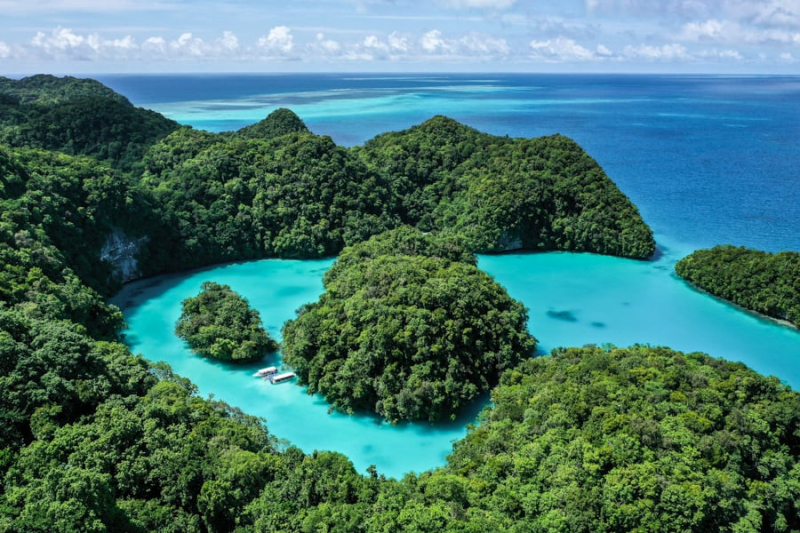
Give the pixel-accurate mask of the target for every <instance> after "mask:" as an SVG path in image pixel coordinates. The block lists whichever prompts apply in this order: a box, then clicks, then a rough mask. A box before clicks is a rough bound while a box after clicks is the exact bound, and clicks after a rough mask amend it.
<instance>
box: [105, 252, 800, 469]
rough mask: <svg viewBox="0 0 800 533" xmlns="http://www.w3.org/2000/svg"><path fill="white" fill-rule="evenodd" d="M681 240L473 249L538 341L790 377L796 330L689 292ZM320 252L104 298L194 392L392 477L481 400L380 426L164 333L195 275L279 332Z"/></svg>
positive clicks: (793, 381) (423, 456) (447, 444)
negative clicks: (624, 246)
mask: <svg viewBox="0 0 800 533" xmlns="http://www.w3.org/2000/svg"><path fill="white" fill-rule="evenodd" d="M684 253H685V251H684V250H674V249H672V248H666V247H664V254H663V255H662V256H661V257H660V258H659V259H658V260H656V261H652V262H639V261H632V260H626V259H619V258H613V257H603V256H598V255H591V254H571V253H544V254H506V255H494V256H482V257H480V260H479V266H480V267H481V268H483V269H484V270H486V271H487V272H488V273H489V274H491V275H493V276H494V277H495V279H497V281H499V282H500V283H501V284H503V285H504V286H505V287H506V288H507V289H508V291H509V293H510V294H511V295H512V296H513V297H515V298H517V299H519V300H521V301H522V302H524V303H525V305H526V306H527V307H528V308H529V309H530V313H529V315H530V322H529V324H530V330H531V332H532V333H533V334H534V335H536V337H537V338H538V339H539V341H540V348H541V350H540V351H545V352H549V350H550V349H552V348H554V347H557V346H582V345H584V344H589V343H594V344H604V343H613V344H616V345H618V346H628V345H631V344H634V343H641V344H651V345H666V346H670V347H672V348H676V349H680V350H683V351H703V352H706V353H709V354H711V355H714V356H717V357H724V358H726V359H729V360H734V361H742V362H744V363H746V364H747V365H749V366H750V367H751V368H753V369H755V370H757V371H759V372H762V373H764V374H768V375H777V376H779V377H780V378H781V379H782V380H784V381H785V382H787V383H789V384H790V385H792V386H793V387H794V388H800V368H799V367H798V365H797V364H796V361H797V357H798V356H800V333H798V332H797V331H796V330H793V329H790V328H788V327H785V326H780V325H776V324H775V323H773V322H771V321H768V320H765V319H761V318H758V317H756V316H754V315H751V314H748V313H746V312H744V311H741V310H739V309H737V308H735V307H733V306H730V305H728V304H725V303H723V302H721V301H719V300H716V299H714V298H712V297H710V296H707V295H705V294H701V293H699V292H697V291H695V290H693V289H691V288H690V287H689V286H687V285H686V284H685V283H684V282H682V281H681V280H680V279H678V278H677V277H676V276H675V274H674V272H673V265H674V263H675V261H676V260H677V259H679V258H680V257H682V256H683V255H684ZM331 263H332V260H321V261H289V260H263V261H253V262H248V263H240V264H230V265H224V266H220V267H216V268H212V269H208V270H203V271H199V272H191V273H186V274H181V275H173V276H164V277H160V278H155V279H151V280H144V281H140V282H136V283H133V284H130V285H128V286H126V287H125V289H124V290H123V291H122V292H121V293H120V294H119V295H118V296H117V297H116V298H115V302H116V303H117V304H118V305H120V306H122V307H123V311H124V312H125V317H126V320H127V321H128V323H129V325H130V329H129V331H128V337H127V340H128V342H129V343H130V345H131V346H132V348H133V349H134V351H135V352H138V353H143V354H145V355H146V356H148V357H150V358H154V359H158V360H163V361H166V362H167V363H169V364H170V365H172V367H173V369H174V370H175V371H176V372H177V373H179V374H181V375H183V376H186V377H188V378H190V379H191V380H192V381H193V382H194V383H195V384H196V385H197V386H198V387H199V390H200V393H201V394H202V395H209V394H213V395H214V396H215V397H216V398H219V399H222V400H224V401H226V402H228V403H230V404H232V405H235V406H237V407H240V408H241V409H243V410H244V411H245V412H247V413H249V414H253V415H256V416H261V417H264V418H265V419H266V420H267V426H268V427H269V429H270V431H271V432H272V433H273V434H274V435H276V436H278V437H280V438H284V439H287V440H289V441H290V442H291V443H292V444H294V445H296V446H298V447H300V448H301V449H303V450H304V451H306V452H311V451H313V450H335V451H339V452H342V453H344V454H345V455H347V456H348V457H349V458H350V459H351V460H352V461H353V463H354V464H355V466H356V468H357V469H358V470H359V471H360V472H363V471H364V470H365V469H366V468H367V467H368V466H369V465H371V464H375V465H376V466H377V467H378V470H379V472H381V473H384V474H386V475H390V476H395V477H399V476H402V475H403V474H405V473H406V472H409V471H416V472H420V471H423V470H427V469H429V468H432V467H436V466H440V465H442V464H444V462H445V458H446V455H447V454H448V453H449V452H450V451H451V450H452V442H453V441H454V440H456V439H459V438H461V437H463V436H464V434H465V431H466V430H465V426H466V424H467V423H469V422H471V421H472V420H474V417H475V415H476V414H477V411H478V410H479V409H480V408H481V407H482V405H485V403H486V401H487V400H483V401H482V402H477V403H476V405H475V406H474V408H473V409H471V410H469V411H468V412H465V413H464V414H463V416H462V417H461V418H460V419H459V420H458V421H456V422H454V423H452V424H446V425H439V426H432V425H430V424H426V423H420V424H402V425H398V426H390V425H387V424H383V423H381V422H380V421H379V420H377V419H376V418H374V417H371V416H364V415H361V416H346V415H342V414H339V413H333V414H329V413H328V405H327V404H326V403H325V401H324V400H323V399H322V398H320V397H318V396H308V395H307V394H306V393H305V391H304V389H303V388H301V387H299V386H297V385H296V384H291V383H290V384H282V385H275V386H273V385H270V384H269V383H267V382H265V381H262V380H259V379H257V378H254V377H253V376H252V374H253V372H254V371H255V370H256V369H257V368H259V367H261V366H267V365H271V364H276V363H279V362H280V356H279V355H278V354H273V355H271V356H267V357H266V358H265V359H264V361H263V362H261V363H259V364H256V365H249V366H245V367H242V366H230V365H224V364H221V363H215V362H211V361H208V360H206V359H203V358H200V357H198V356H195V355H194V354H192V353H191V352H190V351H189V350H188V349H187V348H186V346H185V345H184V343H183V342H182V341H181V340H180V339H179V338H177V337H176V336H175V334H174V333H173V328H174V325H175V322H176V321H177V319H178V316H179V315H180V302H181V301H182V300H183V299H184V298H186V297H188V296H194V295H196V294H197V293H198V292H199V290H200V285H201V284H202V282H203V281H206V280H213V281H216V282H218V283H226V284H228V285H230V286H231V287H232V288H233V289H234V290H236V291H238V292H240V293H241V294H243V295H245V296H246V297H247V298H248V300H249V301H250V303H251V305H253V306H254V307H255V308H257V309H258V310H259V312H260V313H261V317H262V320H263V322H264V324H265V326H266V328H267V330H268V331H269V332H270V334H271V335H274V336H276V337H278V338H280V328H281V326H282V324H283V322H284V321H286V320H288V319H290V318H292V317H293V316H294V311H295V310H296V309H297V308H298V307H299V306H300V305H302V304H303V303H306V302H310V301H314V300H316V298H317V297H318V295H319V294H320V293H321V292H322V282H321V280H322V275H323V274H324V272H325V271H326V270H327V268H328V267H329V266H330V265H331Z"/></svg>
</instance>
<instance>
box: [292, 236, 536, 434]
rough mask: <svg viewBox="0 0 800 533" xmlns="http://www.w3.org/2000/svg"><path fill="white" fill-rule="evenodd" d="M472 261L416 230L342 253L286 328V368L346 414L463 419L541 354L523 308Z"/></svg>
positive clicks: (454, 245) (450, 243) (450, 242)
mask: <svg viewBox="0 0 800 533" xmlns="http://www.w3.org/2000/svg"><path fill="white" fill-rule="evenodd" d="M465 254H466V255H465ZM465 257H466V258H467V259H468V261H463V260H459V259H462V258H465ZM474 263H475V258H474V256H472V255H471V254H468V253H466V252H465V250H464V249H463V248H461V247H460V246H459V243H458V239H457V238H451V237H448V236H439V235H435V234H423V233H422V232H420V231H419V230H416V229H412V228H408V227H401V228H399V229H397V230H393V231H390V232H387V233H384V234H382V235H380V236H378V237H374V238H372V239H370V240H369V241H367V242H365V243H362V244H358V245H355V246H353V247H350V248H346V249H345V250H344V252H342V254H341V255H340V257H339V259H338V260H337V262H336V263H335V264H334V266H333V267H332V268H331V270H330V271H329V272H328V273H327V274H326V275H325V279H324V284H325V288H326V292H325V293H324V294H323V295H322V296H321V297H320V299H319V301H317V302H316V303H312V304H308V305H305V306H303V307H302V308H301V309H300V311H299V315H298V317H297V318H296V319H295V320H292V321H289V322H287V323H286V325H285V326H284V329H283V339H284V343H283V356H284V361H285V362H286V363H287V364H289V365H291V366H293V367H294V368H295V369H296V372H297V375H298V378H299V381H300V383H301V384H307V385H308V393H309V394H313V393H316V392H319V393H320V394H322V395H323V396H324V397H325V398H326V400H327V401H328V402H330V403H331V404H332V406H333V407H334V408H335V409H338V410H340V411H343V412H347V413H353V412H355V411H366V410H369V411H374V412H375V413H377V414H378V415H380V416H382V417H384V418H385V419H386V420H387V421H389V422H392V423H394V422H398V421H400V420H428V421H431V422H433V421H437V420H442V419H447V418H451V419H452V418H455V416H456V414H457V413H458V411H459V409H460V408H461V407H463V406H464V405H466V404H467V403H469V402H470V401H472V400H473V399H475V398H476V397H477V396H478V395H479V394H481V393H483V392H485V391H488V390H489V389H490V388H491V387H493V386H494V385H496V384H497V382H498V380H499V377H500V374H501V373H502V372H503V371H504V370H506V369H508V368H511V367H513V366H514V365H516V364H517V363H519V361H520V360H521V359H523V358H524V357H527V356H529V355H530V354H532V353H533V351H534V349H535V347H536V340H535V339H534V338H533V337H532V336H531V335H530V334H529V333H528V331H527V319H528V316H527V312H526V309H525V307H524V306H523V305H522V304H521V303H519V302H517V301H515V300H514V299H512V298H511V297H510V296H509V295H508V293H506V291H505V289H504V288H503V287H502V286H500V285H499V284H498V283H497V282H495V281H494V280H493V279H492V278H491V277H490V276H489V275H487V274H486V273H484V272H482V271H480V270H479V269H478V268H477V267H476V266H475V264H474Z"/></svg>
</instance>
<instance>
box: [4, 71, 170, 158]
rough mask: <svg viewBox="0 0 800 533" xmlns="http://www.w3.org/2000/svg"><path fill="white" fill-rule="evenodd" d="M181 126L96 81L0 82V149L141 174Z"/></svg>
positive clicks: (44, 78)
mask: <svg viewBox="0 0 800 533" xmlns="http://www.w3.org/2000/svg"><path fill="white" fill-rule="evenodd" d="M177 127H178V124H177V123H176V122H175V121H172V120H169V119H167V118H165V117H163V116H162V115H160V114H158V113H156V112H154V111H149V110H146V109H141V108H136V107H134V106H133V105H132V104H131V103H130V102H129V101H128V100H127V98H125V97H123V96H121V95H119V94H117V93H115V92H114V91H112V90H111V89H109V88H108V87H105V86H104V85H102V84H100V83H99V82H97V81H94V80H83V79H77V78H56V77H54V76H44V75H41V76H33V77H30V78H24V79H22V80H19V81H17V80H11V79H8V78H0V144H5V145H7V146H12V147H26V148H43V149H45V150H55V151H59V152H63V153H65V154H69V155H89V156H92V157H94V158H96V159H98V160H101V161H106V162H108V163H109V164H111V165H112V166H114V167H115V168H119V169H121V170H125V171H132V172H135V173H138V172H141V168H142V158H143V157H144V154H145V152H146V151H147V149H148V148H149V147H150V146H151V145H152V144H153V143H154V142H155V141H157V140H158V139H160V138H162V137H164V136H165V135H167V134H168V133H170V132H171V131H173V130H175V129H176V128H177Z"/></svg>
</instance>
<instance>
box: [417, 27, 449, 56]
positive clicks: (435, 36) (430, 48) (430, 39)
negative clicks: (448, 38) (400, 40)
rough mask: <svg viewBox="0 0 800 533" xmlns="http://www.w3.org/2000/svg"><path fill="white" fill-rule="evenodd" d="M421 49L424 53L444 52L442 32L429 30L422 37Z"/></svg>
mask: <svg viewBox="0 0 800 533" xmlns="http://www.w3.org/2000/svg"><path fill="white" fill-rule="evenodd" d="M420 45H422V49H423V50H425V51H426V52H432V53H433V52H445V51H447V48H448V46H447V43H446V42H445V41H444V39H442V32H440V31H439V30H431V31H429V32H428V33H426V34H425V35H423V36H422V39H421V40H420Z"/></svg>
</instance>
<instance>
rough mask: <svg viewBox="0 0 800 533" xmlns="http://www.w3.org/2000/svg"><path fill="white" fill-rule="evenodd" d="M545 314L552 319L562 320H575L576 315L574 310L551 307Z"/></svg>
mask: <svg viewBox="0 0 800 533" xmlns="http://www.w3.org/2000/svg"><path fill="white" fill-rule="evenodd" d="M547 316H548V317H550V318H552V319H554V320H563V321H564V322H577V321H578V317H576V316H575V312H574V311H569V310H564V311H553V310H552V309H551V310H549V311H547Z"/></svg>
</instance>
